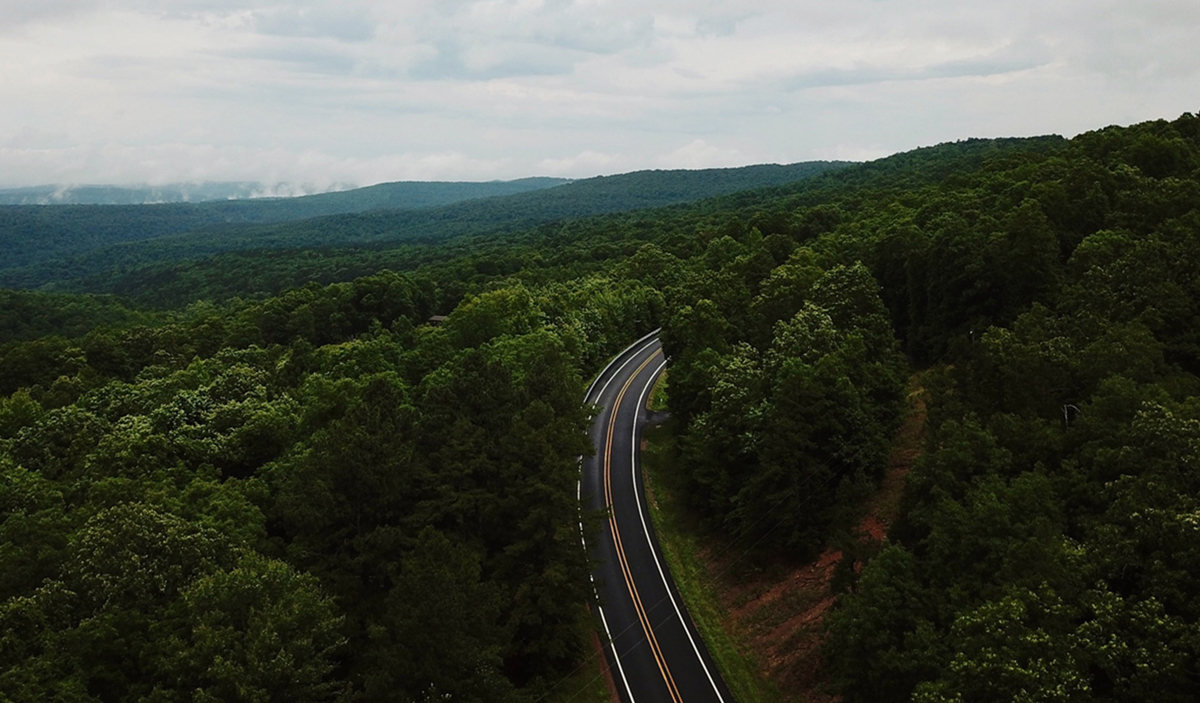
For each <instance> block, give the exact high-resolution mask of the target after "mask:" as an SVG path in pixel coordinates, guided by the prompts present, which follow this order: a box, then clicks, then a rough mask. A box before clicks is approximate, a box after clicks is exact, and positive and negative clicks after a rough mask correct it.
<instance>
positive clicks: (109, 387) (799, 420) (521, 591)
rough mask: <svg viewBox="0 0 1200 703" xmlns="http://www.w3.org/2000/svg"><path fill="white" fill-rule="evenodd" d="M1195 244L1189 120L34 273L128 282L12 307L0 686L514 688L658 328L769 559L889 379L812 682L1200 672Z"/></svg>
mask: <svg viewBox="0 0 1200 703" xmlns="http://www.w3.org/2000/svg"><path fill="white" fill-rule="evenodd" d="M810 175H811V174H810ZM555 190H559V189H555ZM564 218H566V219H564ZM514 222H516V221H515V220H514ZM329 223H330V221H317V222H314V223H309V224H306V225H304V226H305V227H308V228H310V229H311V231H313V232H317V231H319V230H320V229H321V228H322V227H326V226H328V225H329ZM514 226H515V225H514ZM1198 240H1200V118H1197V117H1196V116H1195V115H1190V114H1188V115H1184V116H1182V117H1180V118H1179V119H1177V120H1174V121H1172V122H1167V121H1158V122H1151V123H1145V124H1140V125H1135V126H1132V127H1126V128H1117V127H1112V128H1107V129H1103V130H1098V131H1095V132H1089V133H1086V134H1083V135H1080V136H1078V137H1076V138H1074V139H1071V140H1065V139H1061V138H1057V137H1046V138H1037V139H1009V140H970V141H965V142H958V143H952V144H944V145H940V146H937V147H931V148H927V149H920V150H917V151H914V152H909V153H906V154H900V155H897V156H894V157H890V158H888V159H883V160H880V161H876V162H872V163H869V164H863V165H859V166H853V167H848V168H842V169H837V170H830V171H829V172H827V173H824V174H821V175H815V176H814V177H812V178H808V179H805V180H798V181H795V182H793V183H788V184H777V185H775V186H773V187H769V188H760V189H757V190H751V191H746V192H739V193H735V194H726V195H723V196H721V197H717V198H712V199H708V200H704V201H701V202H696V203H692V204H683V205H675V206H673V207H669V208H660V209H654V210H639V211H633V212H624V213H618V214H610V215H605V216H603V217H590V218H581V219H569V218H567V216H563V217H562V218H556V219H554V220H551V221H544V222H538V223H534V226H529V227H527V228H526V229H523V230H520V231H502V230H500V229H497V230H496V231H490V232H485V231H479V230H463V231H459V232H450V231H447V233H446V234H445V236H444V237H442V238H440V239H439V240H438V241H428V242H407V243H399V244H396V245H394V246H393V245H388V246H377V247H363V248H354V247H338V246H323V247H321V248H320V249H319V250H308V249H302V248H299V245H298V247H297V248H281V249H278V250H275V251H254V250H247V251H243V252H236V253H229V252H226V253H221V254H219V255H217V256H214V257H202V256H194V255H193V253H189V254H187V255H186V256H175V255H171V256H164V257H163V258H162V259H160V260H158V261H157V262H155V263H153V264H137V265H136V266H134V265H132V264H129V263H125V264H120V265H119V266H118V267H115V268H103V267H98V268H88V267H80V268H78V269H72V270H68V271H67V272H66V275H65V276H64V277H63V278H62V281H63V283H64V285H66V286H67V287H70V286H76V288H75V290H87V291H89V292H91V293H114V292H115V293H121V294H124V295H126V296H129V297H127V298H123V299H122V298H112V297H104V296H83V295H67V294H54V295H52V294H49V293H44V292H23V293H20V294H17V293H11V294H8V295H10V296H11V297H10V298H7V299H6V300H12V301H14V302H13V305H14V306H18V305H19V306H20V309H21V310H23V311H25V312H22V313H20V314H15V315H9V316H8V318H6V320H5V322H4V325H5V326H4V327H3V328H2V329H3V333H4V334H5V335H6V336H5V343H4V344H3V345H2V346H0V698H5V697H6V698H8V699H11V700H13V701H26V700H28V701H34V700H37V701H41V700H51V699H55V700H71V701H127V700H128V701H133V700H147V701H160V700H161V701H168V700H185V699H187V700H254V701H273V700H279V701H285V700H287V701H291V700H314V701H316V700H362V701H376V700H381V701H382V700H399V701H414V702H415V701H430V700H434V699H442V700H463V701H505V700H512V701H527V702H531V701H539V700H546V699H548V696H551V695H553V692H554V687H555V686H556V684H557V683H558V682H559V681H561V680H562V678H563V677H564V676H566V675H567V674H569V673H570V672H571V671H572V670H573V669H574V667H575V666H576V665H577V664H578V663H579V662H580V661H582V660H583V659H584V658H585V657H586V656H588V653H589V650H588V638H589V637H590V636H591V633H592V632H593V630H594V627H595V623H593V622H592V621H591V619H590V617H589V615H588V611H587V609H586V608H585V607H584V604H585V603H586V602H587V600H588V596H589V594H590V593H591V589H590V587H589V586H588V577H587V574H588V564H587V562H586V558H585V556H584V555H583V553H582V551H581V550H580V549H579V536H578V534H577V517H576V511H577V506H576V503H575V481H576V477H577V471H578V465H577V463H576V462H577V457H578V456H579V455H580V454H583V453H586V452H587V451H588V448H587V446H586V444H587V442H586V438H585V436H584V434H583V432H582V430H583V429H584V427H585V426H586V423H587V422H588V415H589V411H588V408H585V407H582V406H581V404H580V401H581V398H582V389H583V386H584V384H585V381H586V379H587V378H588V377H590V376H591V375H592V374H593V373H594V372H595V371H596V370H597V369H598V368H599V367H600V366H601V365H602V364H603V362H604V360H605V359H606V358H607V357H608V356H609V355H610V354H612V353H613V352H615V351H617V350H618V349H619V348H621V347H622V346H623V345H624V344H625V343H627V342H628V341H630V340H632V339H633V338H635V337H637V336H640V335H641V334H642V333H644V332H645V331H647V330H649V329H651V328H653V327H656V326H661V327H662V328H663V343H664V349H665V351H666V353H667V355H668V357H669V359H670V366H669V374H670V395H669V399H668V402H669V405H670V408H671V410H672V412H673V414H674V415H675V416H676V418H677V420H678V423H677V425H678V427H679V444H680V448H681V454H682V456H683V458H684V459H685V460H684V461H681V462H680V469H679V470H680V471H681V472H683V474H682V475H681V476H680V477H679V478H680V479H681V481H682V485H684V486H685V488H686V490H685V496H684V497H685V500H686V502H687V503H688V504H689V506H690V509H691V510H692V511H694V513H695V514H696V515H697V516H698V517H699V519H700V521H701V523H702V525H703V526H704V528H705V529H708V530H712V531H714V532H720V533H721V534H724V535H727V536H728V537H729V538H730V539H734V540H738V541H739V543H740V544H743V545H746V546H747V547H748V548H749V549H751V550H752V551H753V553H754V555H755V556H756V558H760V559H763V560H772V559H775V560H777V559H791V560H796V561H800V560H803V559H805V558H807V557H809V556H811V555H813V554H815V553H817V552H818V550H820V549H822V548H823V547H824V546H826V545H828V544H830V543H831V542H832V541H835V540H845V539H846V534H847V530H849V528H850V526H851V525H853V524H854V523H855V521H856V518H857V517H858V515H859V512H860V511H861V509H862V507H861V506H862V502H863V497H864V496H866V495H869V494H870V493H871V491H872V490H873V489H874V487H875V485H876V483H877V481H878V480H879V478H880V476H881V475H882V472H883V469H884V468H885V462H886V456H887V452H888V449H889V444H890V442H891V438H892V435H893V432H894V430H895V428H896V426H897V424H898V422H899V418H900V413H901V411H902V408H903V407H904V393H905V390H904V389H905V387H906V384H907V383H908V382H909V378H910V376H911V375H913V374H914V373H916V374H918V377H919V378H920V379H921V386H922V387H923V389H924V393H925V395H926V402H927V405H928V408H929V410H928V418H927V425H928V426H927V429H926V436H927V447H926V451H925V454H924V455H923V457H922V458H921V459H920V460H919V462H918V464H917V465H916V467H914V469H913V470H912V472H911V474H910V475H909V477H908V484H907V486H906V489H905V494H904V503H903V506H902V516H901V522H900V524H899V525H897V526H896V527H895V529H894V530H893V531H892V534H891V541H890V542H887V543H885V544H884V545H883V546H882V547H880V548H877V549H875V548H870V547H869V545H864V546H862V548H861V549H847V550H846V555H847V556H846V560H847V562H846V564H845V566H846V568H845V569H844V573H845V578H844V579H843V581H844V592H843V593H842V594H841V595H840V596H839V599H838V604H837V606H836V608H835V609H834V611H833V612H832V614H831V615H830V616H829V619H828V634H827V637H826V641H825V645H824V647H825V654H826V658H827V660H828V663H829V664H828V668H829V671H830V677H831V681H830V685H831V687H833V689H834V690H835V691H836V692H837V693H839V694H840V695H841V696H843V698H844V699H845V700H846V701H892V700H896V701H907V700H915V701H930V702H932V701H992V700H995V701H1010V700H1029V701H1034V700H1038V701H1057V700H1061V701H1141V700H1147V699H1153V700H1165V701H1173V700H1180V701H1183V700H1194V699H1195V691H1196V690H1198V689H1200V610H1198V607H1197V603H1200V537H1198V535H1200V533H1198V532H1197V525H1196V523H1197V515H1200V504H1198V502H1197V501H1198V499H1197V497H1196V496H1197V495H1200V493H1198V489H1200V485H1198V481H1200V479H1198V478H1197V477H1198V475H1197V474H1196V471H1195V468H1194V467H1195V466H1197V465H1200V405H1198V404H1197V402H1196V400H1195V397H1196V396H1197V395H1198V394H1200V376H1198V374H1200V338H1198V337H1197V335H1198V334H1200V332H1197V330H1200V325H1198V322H1200V320H1197V319H1196V318H1197V315H1200V259H1198V258H1197V252H1200V241H1198ZM121 266H124V267H125V268H121ZM384 269H390V270H384ZM222 272H225V273H222ZM317 274H319V275H317ZM305 281H307V283H305ZM156 290H157V291H158V296H159V299H158V300H157V301H156V300H155V295H156V293H155V291H156ZM156 302H157V303H158V305H153V304H154V303H156ZM149 307H157V308H159V309H158V310H157V311H155V312H147V311H146V309H147V308H149ZM164 307H166V308H172V309H169V310H164V309H162V308H164ZM434 314H446V315H448V317H447V319H446V321H445V323H444V324H442V325H432V324H428V323H427V322H426V321H427V320H428V319H429V317H430V316H431V315H434ZM89 316H91V319H92V321H93V322H92V324H88V322H87V320H88V319H89ZM9 318H12V319H11V321H10V320H9ZM592 517H595V516H592ZM434 623H436V626H435V625H434Z"/></svg>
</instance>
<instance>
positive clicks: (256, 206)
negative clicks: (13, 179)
mask: <svg viewBox="0 0 1200 703" xmlns="http://www.w3.org/2000/svg"><path fill="white" fill-rule="evenodd" d="M568 182H570V179H567V178H545V177H536V178H521V179H518V180H514V181H485V182H441V181H398V182H394V183H379V184H377V185H373V186H366V187H363V188H347V187H337V188H335V189H333V190H330V191H329V192H325V193H316V194H311V195H296V196H288V195H285V193H286V192H287V191H290V190H292V188H291V187H290V186H287V185H286V184H282V185H276V186H270V185H267V184H263V183H254V182H237V183H194V184H191V183H181V184H174V185H164V186H141V187H137V186H130V187H122V186H33V187H29V188H2V189H0V205H148V204H162V203H205V202H209V203H211V205H210V206H208V208H209V209H211V210H215V211H218V212H222V213H224V214H225V215H226V216H227V217H230V218H234V219H233V221H244V222H283V221H284V220H293V219H300V218H304V217H317V216H319V215H332V214H334V213H339V212H361V211H363V210H387V209H400V208H415V207H433V206H435V205H447V204H449V203H454V202H458V201H460V200H470V199H472V198H488V197H491V196H494V195H510V194H512V193H523V192H525V191H529V190H538V189H540V188H552V187H554V186H557V185H562V184H563V183H568ZM280 191H283V193H279V192H280ZM276 193H279V194H278V195H276Z"/></svg>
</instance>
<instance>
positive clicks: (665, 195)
mask: <svg viewBox="0 0 1200 703" xmlns="http://www.w3.org/2000/svg"><path fill="white" fill-rule="evenodd" d="M849 165H851V164H850V163H848V162H826V161H813V162H803V163H798V164H789V165H778V164H766V165H757V166H745V167H740V168H725V169H702V170H670V171H636V172H633V173H627V174H621V175H616V176H602V177H596V178H588V179H583V180H578V181H572V182H569V183H564V182H562V181H561V180H560V179H546V178H532V179H523V180H521V181H507V182H501V183H496V184H457V185H458V186H462V187H466V186H467V185H469V186H470V188H467V189H466V190H465V191H463V193H460V194H465V193H466V192H467V191H470V192H472V193H478V192H482V191H481V189H480V187H481V186H486V187H491V188H492V189H493V190H498V189H501V188H505V187H507V188H516V189H520V188H524V189H525V190H524V192H517V193H511V194H505V195H493V196H491V197H481V198H470V199H467V198H465V197H463V198H460V199H459V200H458V201H457V202H452V203H449V204H442V205H437V206H432V207H416V208H412V207H410V208H396V207H391V208H384V207H380V205H381V204H384V203H388V202H392V200H390V198H392V192H391V191H392V187H391V184H384V185H380V186H373V187H370V188H361V189H357V190H353V191H345V192H341V193H328V194H322V195H314V196H306V197H301V198H293V199H278V200H251V201H224V202H209V203H197V204H183V203H180V204H173V205H139V206H95V205H61V206H7V207H0V252H3V253H4V259H3V262H4V263H3V264H0V285H4V286H8V287H19V288H29V287H39V286H42V285H46V284H49V283H54V282H56V281H61V280H63V279H70V278H77V277H79V276H85V275H91V274H95V273H98V272H100V271H103V270H107V269H110V268H114V267H124V266H129V265H135V264H143V263H147V262H149V261H173V260H181V259H190V258H196V257H203V256H212V255H214V254H218V253H221V252H226V251H240V250H247V249H265V248H320V247H330V246H345V245H354V244H362V243H367V242H381V241H412V240H422V241H434V240H440V239H443V238H446V237H452V236H458V235H464V234H481V233H488V232H499V231H506V230H508V231H512V230H518V229H522V228H529V227H534V226H537V225H539V224H542V223H546V222H553V221H558V220H565V219H571V218H577V217H587V216H590V215H601V214H607V213H615V212H622V211H629V210H637V209H643V208H652V207H661V206H665V205H674V204H680V203H686V202H694V201H697V200H702V199H704V198H709V197H713V196H716V195H724V194H729V193H734V192H738V191H743V190H750V189H755V188H765V187H771V186H779V185H784V184H787V183H792V182H795V181H798V180H802V179H804V178H808V177H811V176H815V175H818V174H821V173H824V172H826V171H829V170H834V169H839V168H843V167H845V166H849ZM395 185H396V186H399V185H402V184H395ZM408 185H409V186H411V185H412V184H408ZM427 185H429V186H433V185H436V184H427ZM442 185H443V186H446V187H445V188H440V191H439V192H440V194H441V195H445V194H447V193H451V192H453V191H454V188H451V187H449V186H450V185H453V184H442ZM435 190H436V189H435ZM409 191H412V189H411V188H409ZM410 194H412V195H413V197H416V195H419V194H418V193H410ZM433 200H436V198H433V197H430V198H429V199H428V200H426V201H422V202H431V201H433Z"/></svg>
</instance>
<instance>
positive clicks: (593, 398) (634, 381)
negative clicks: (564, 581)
mask: <svg viewBox="0 0 1200 703" xmlns="http://www.w3.org/2000/svg"><path fill="white" fill-rule="evenodd" d="M664 364H665V361H664V359H663V355H662V350H661V347H660V345H659V343H658V338H657V336H656V335H655V334H653V333H652V334H651V335H650V336H647V337H645V338H643V339H642V340H639V341H638V342H635V343H634V344H633V346H631V347H630V348H629V349H626V350H625V351H624V352H622V354H621V355H620V356H618V357H617V358H616V359H615V360H614V361H613V363H612V364H610V365H609V367H608V368H607V369H605V370H604V372H603V373H601V374H600V377H599V378H598V379H597V380H596V382H595V383H594V384H593V385H592V387H591V388H590V389H589V390H588V395H587V401H588V402H590V403H594V404H596V405H599V406H601V409H600V410H599V412H597V414H596V416H595V418H594V420H593V422H592V428H591V437H592V442H593V443H594V444H595V447H596V454H595V456H593V457H591V458H588V459H586V460H584V462H583V475H582V477H581V480H580V486H579V488H580V500H581V501H582V504H583V507H584V509H585V510H592V511H598V510H604V509H605V508H610V511H609V513H608V519H607V520H604V521H603V523H604V525H603V528H602V530H601V532H600V534H599V535H591V536H589V540H588V541H587V547H588V549H589V551H590V553H591V555H592V557H593V558H594V559H595V560H596V561H597V562H598V565H597V567H596V570H595V572H594V574H593V580H594V583H595V587H596V595H597V599H598V602H599V608H600V615H601V619H602V621H603V623H604V627H605V629H606V630H607V631H608V635H609V640H610V642H609V644H608V645H607V646H606V647H605V652H604V653H605V656H606V658H607V659H608V666H609V669H610V671H611V673H612V678H613V681H614V682H615V683H616V687H617V690H618V692H619V695H620V697H621V701H622V702H623V703H684V702H685V701H686V703H705V702H707V701H713V702H715V703H735V702H734V700H733V698H732V696H730V695H729V692H728V690H727V688H726V687H725V683H724V682H723V681H722V680H721V676H720V673H719V672H718V671H717V668H716V666H715V665H714V664H713V661H712V658H711V657H710V656H709V654H708V650H707V649H706V648H705V646H704V642H703V641H701V639H700V635H699V633H697V631H696V628H695V626H694V625H693V624H692V620H691V618H690V617H689V616H688V614H687V609H686V608H685V607H684V604H683V600H682V599H681V598H680V597H679V592H678V591H677V590H676V589H675V584H674V582H673V581H672V579H671V574H670V573H669V572H668V571H667V566H666V562H665V561H664V559H663V557H662V552H661V550H660V549H659V547H658V541H657V539H656V538H655V536H654V528H653V526H652V525H651V523H650V517H649V510H648V509H647V507H646V504H645V503H646V497H645V493H644V492H643V490H642V481H641V466H640V452H639V451H638V447H639V442H640V436H641V425H642V423H643V422H644V420H645V416H646V412H645V405H646V398H647V396H648V395H649V393H650V389H651V388H652V387H653V385H654V381H655V379H657V378H658V375H659V374H660V373H661V372H662V369H663V365H664Z"/></svg>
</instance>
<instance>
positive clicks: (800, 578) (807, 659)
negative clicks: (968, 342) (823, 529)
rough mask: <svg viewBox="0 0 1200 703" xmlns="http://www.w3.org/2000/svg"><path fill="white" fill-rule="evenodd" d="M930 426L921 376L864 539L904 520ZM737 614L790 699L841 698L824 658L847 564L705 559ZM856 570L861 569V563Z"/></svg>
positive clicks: (880, 536)
mask: <svg viewBox="0 0 1200 703" xmlns="http://www.w3.org/2000/svg"><path fill="white" fill-rule="evenodd" d="M924 426H925V403H924V400H923V394H922V392H921V388H920V386H919V384H918V381H917V379H916V378H915V377H914V379H913V381H912V383H911V384H910V394H909V409H908V412H907V414H906V416H905V419H904V422H903V423H902V425H901V427H900V429H899V430H898V431H897V433H896V437H895V439H894V441H893V443H892V453H891V456H890V458H889V466H888V470H887V473H886V474H885V476H884V479H883V481H882V482H881V485H880V487H879V489H878V490H877V491H876V492H875V494H874V495H873V496H872V497H871V498H870V499H869V500H868V501H867V504H866V505H865V506H864V512H863V517H862V519H861V520H860V522H859V524H858V526H857V532H858V535H859V538H860V539H862V540H863V541H866V542H873V543H876V544H878V543H880V542H882V541H883V540H884V538H885V537H886V536H887V533H888V529H889V528H890V527H891V526H892V524H894V522H895V520H896V518H897V517H898V516H899V509H900V496H901V494H902V493H903V491H904V479H905V476H907V475H908V472H909V470H910V469H911V468H912V465H913V462H914V461H916V459H917V457H918V456H920V454H921V449H922V446H923V432H924ZM701 556H702V558H703V559H704V561H705V562H706V563H707V564H708V569H709V573H710V574H713V575H715V576H717V588H718V592H719V593H720V595H721V599H722V601H723V603H724V605H725V607H726V609H727V612H728V613H729V618H730V622H727V623H726V624H727V626H728V627H731V628H733V629H734V630H735V631H738V632H740V633H741V635H742V636H741V637H740V638H739V639H741V640H742V641H744V642H747V643H748V645H749V646H750V648H751V649H752V650H753V652H754V654H755V656H756V658H757V659H758V661H759V663H760V665H761V666H762V668H763V671H764V673H765V674H766V676H767V678H768V679H770V680H771V681H772V682H773V683H774V684H775V686H776V687H777V688H778V690H779V691H780V692H782V693H783V694H784V698H785V699H786V700H789V701H795V702H797V703H799V702H801V701H803V702H806V703H810V702H811V703H826V702H832V701H837V700H838V698H837V697H836V696H834V695H833V694H831V693H829V692H828V690H827V689H828V687H827V685H826V684H827V680H826V675H825V667H824V661H823V660H822V657H821V642H822V638H823V636H824V635H823V632H824V630H823V620H824V617H825V613H827V612H828V611H829V609H830V608H831V607H833V603H834V600H835V595H834V593H833V590H832V588H831V582H832V580H833V576H834V572H835V570H836V568H837V566H838V563H839V562H840V561H841V560H842V553H841V552H840V551H838V550H834V549H827V550H826V551H825V552H823V553H822V554H821V555H820V556H818V557H817V558H816V559H815V560H813V561H812V562H809V563H807V564H801V565H798V566H797V565H792V566H790V567H787V568H782V567H781V568H777V569H767V570H764V571H761V572H759V573H758V574H747V573H745V571H744V570H741V571H739V570H737V569H736V568H735V565H734V564H732V563H728V562H729V559H728V558H726V559H721V558H718V557H714V556H713V555H712V554H702V555H701ZM854 568H855V569H856V570H857V569H858V568H860V565H859V564H857V563H856V564H855V565H854Z"/></svg>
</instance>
